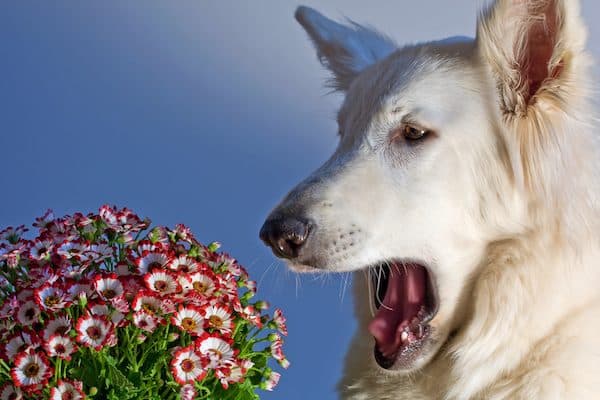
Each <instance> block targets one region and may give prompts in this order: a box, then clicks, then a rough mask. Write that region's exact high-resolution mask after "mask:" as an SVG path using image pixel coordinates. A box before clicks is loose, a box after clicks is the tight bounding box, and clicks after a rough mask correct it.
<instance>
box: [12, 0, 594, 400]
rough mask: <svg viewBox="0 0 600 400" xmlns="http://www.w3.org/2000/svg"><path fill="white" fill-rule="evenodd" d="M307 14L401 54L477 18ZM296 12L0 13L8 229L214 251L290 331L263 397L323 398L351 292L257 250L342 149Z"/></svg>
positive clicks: (212, 7) (337, 359) (393, 5)
mask: <svg viewBox="0 0 600 400" xmlns="http://www.w3.org/2000/svg"><path fill="white" fill-rule="evenodd" d="M306 3H308V4H311V3H312V5H313V6H315V7H317V8H319V9H320V10H322V11H324V12H326V13H327V14H329V15H330V16H333V17H335V18H340V17H341V16H342V15H347V16H348V17H351V18H353V19H355V20H357V21H359V22H366V23H369V24H372V25H374V26H377V27H379V28H381V29H382V30H383V31H385V32H387V33H389V34H390V35H392V36H393V37H395V38H396V39H397V40H398V42H400V43H403V42H413V41H418V40H428V39H434V38H441V37H446V36H450V35H455V34H462V35H471V36H472V35H473V33H474V27H475V18H476V12H477V8H478V4H479V3H480V2H479V1H474V0H460V1H453V2H452V7H451V8H448V9H445V8H444V9H443V10H441V9H440V7H448V3H447V2H445V1H441V0H436V1H434V0H424V1H420V2H418V3H415V2H408V1H405V2H402V1H398V0H386V1H380V2H377V7H373V6H372V3H371V2H366V1H364V2H361V1H358V0H353V1H344V0H335V1H327V2H321V3H323V4H321V5H319V4H318V3H317V1H316V0H315V1H307V2H306ZM296 5H297V4H296V3H295V2H290V1H281V0H270V1H255V2H247V1H237V2H235V1H212V2H209V1H206V0H202V1H177V2H167V1H162V2H160V1H143V2H141V1H138V2H133V1H131V2H123V1H117V0H103V1H101V2H100V1H97V2H74V1H73V2H67V1H54V2H49V1H47V2H46V1H37V2H34V1H24V0H23V1H15V2H10V3H9V2H3V3H2V5H0V60H1V61H0V130H1V135H0V149H1V153H0V154H1V159H0V160H1V161H0V162H1V169H0V198H1V199H2V200H1V201H0V226H6V225H18V224H21V223H29V222H32V221H33V218H34V217H35V216H38V215H41V214H42V213H43V212H44V211H45V209H46V208H53V209H54V210H55V211H56V213H57V214H58V215H62V214H65V213H73V212H75V211H83V212H88V211H94V210H97V208H98V207H99V206H100V205H101V204H103V203H111V204H117V205H119V206H127V207H129V208H132V209H133V210H134V211H136V212H138V213H139V214H140V215H141V216H148V217H150V218H152V219H153V221H154V223H157V224H164V225H170V226H173V225H174V224H176V223H179V222H182V223H185V224H187V225H189V226H190V227H191V228H192V229H193V231H194V232H196V234H197V235H198V236H199V238H200V239H201V240H202V241H205V242H209V241H212V240H219V241H221V242H222V243H223V248H224V249H225V250H226V251H228V252H230V253H231V254H233V255H234V256H235V257H237V258H238V259H239V260H240V261H241V262H242V263H243V264H244V265H246V266H247V267H248V268H249V270H250V273H251V275H252V276H253V277H254V279H256V280H258V281H259V295H260V296H259V297H261V298H264V299H268V300H269V301H270V302H271V303H272V304H273V305H275V306H278V307H281V308H283V309H284V310H285V312H286V315H287V317H288V322H289V331H290V335H289V338H288V340H287V342H286V346H285V349H286V352H287V354H288V356H289V358H290V360H291V362H292V366H291V368H290V369H289V370H288V371H287V372H285V373H284V374H283V378H282V380H281V384H280V386H279V388H278V390H276V391H275V392H274V393H273V394H270V395H265V398H272V399H286V400H293V399H307V398H308V399H332V398H334V397H335V395H334V385H335V382H336V381H337V379H338V378H339V374H340V371H341V364H342V359H343V355H344V353H345V351H346V346H347V344H348V342H349V339H350V336H351V332H352V330H353V328H354V322H353V320H352V315H351V303H352V302H351V297H350V294H349V291H348V290H345V289H346V285H345V282H346V281H347V278H348V276H345V275H340V276H333V275H332V276H325V277H323V276H321V277H307V276H304V277H297V276H296V275H294V274H292V273H290V272H288V271H287V270H286V269H285V267H284V265H283V264H282V263H281V262H279V261H277V260H275V259H274V258H273V256H272V255H271V254H270V252H269V251H268V250H267V249H266V248H265V247H263V246H262V244H261V243H260V241H259V240H258V236H257V233H258V230H259V228H260V225H261V224H262V221H263V219H264V217H265V216H266V215H267V213H268V212H269V210H270V209H271V208H272V207H273V206H274V205H275V204H276V202H277V201H278V200H279V199H280V198H281V196H283V195H284V194H285V192H286V191H287V190H288V189H290V188H291V187H292V186H293V185H294V184H295V183H296V182H298V181H299V180H300V179H301V178H303V177H304V176H306V175H307V174H308V173H309V172H310V171H311V170H313V169H315V168H316V167H317V166H318V165H319V164H320V163H321V162H322V161H324V160H325V159H326V158H327V157H328V155H329V153H330V152H331V151H332V150H333V149H334V147H335V140H336V138H335V131H336V126H335V123H334V118H333V116H334V113H335V108H336V105H337V104H338V103H339V100H340V98H339V96H336V95H329V96H325V94H326V93H327V90H326V89H323V88H322V87H321V84H322V80H323V78H325V77H326V76H327V75H326V73H325V72H324V71H323V70H322V69H321V67H320V66H319V65H318V63H317V61H316V58H315V55H314V52H313V49H312V48H311V46H310V44H309V42H308V40H307V38H306V36H305V34H304V32H303V31H302V30H301V29H300V27H299V26H298V25H297V24H296V23H295V21H294V20H293V18H292V15H293V11H294V9H295V7H296ZM593 7H596V9H595V10H593ZM599 9H600V7H598V5H597V4H595V3H593V2H592V1H591V0H587V1H585V2H584V12H585V13H586V14H587V15H597V13H598V12H599ZM441 11H443V12H441ZM594 13H595V14H594ZM593 29H595V30H593V31H592V34H591V39H592V40H591V42H592V44H591V47H592V49H593V50H594V52H595V53H596V54H598V52H599V51H598V49H599V47H598V42H599V41H600V32H598V30H597V28H596V27H593Z"/></svg>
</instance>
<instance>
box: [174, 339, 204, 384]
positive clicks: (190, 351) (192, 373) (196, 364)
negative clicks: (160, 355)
mask: <svg viewBox="0 0 600 400" xmlns="http://www.w3.org/2000/svg"><path fill="white" fill-rule="evenodd" d="M171 373H172V374H173V378H175V380H176V381H177V383H179V384H180V385H183V384H186V383H188V382H193V381H195V380H199V379H202V378H204V376H205V375H206V373H207V370H206V369H205V368H204V366H203V365H202V357H201V356H200V354H198V352H197V351H196V350H194V348H193V347H192V346H188V347H184V348H182V349H179V350H177V351H176V352H175V354H173V359H172V360H171Z"/></svg>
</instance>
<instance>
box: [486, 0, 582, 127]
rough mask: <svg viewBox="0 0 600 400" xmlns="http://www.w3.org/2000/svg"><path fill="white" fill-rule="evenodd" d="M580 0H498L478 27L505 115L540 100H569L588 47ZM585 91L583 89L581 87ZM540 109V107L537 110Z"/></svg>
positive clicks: (521, 112) (525, 111)
mask: <svg viewBox="0 0 600 400" xmlns="http://www.w3.org/2000/svg"><path fill="white" fill-rule="evenodd" d="M578 3H579V2H578V0H496V1H495V2H494V3H493V4H492V5H491V6H490V7H489V9H488V10H487V11H486V12H484V13H483V15H482V17H481V18H480V20H479V24H478V29H477V42H478V48H479V51H480V53H481V55H482V57H483V58H484V61H485V62H487V63H488V64H489V65H490V67H491V70H492V73H493V74H494V77H495V78H496V83H497V88H498V90H499V96H500V105H501V107H502V111H503V113H504V114H505V116H506V117H511V116H515V117H517V118H520V117H524V116H526V115H527V114H528V111H530V110H531V107H536V103H537V102H538V100H542V101H543V100H550V101H553V102H557V101H558V102H560V101H566V100H567V99H568V96H570V95H572V94H575V93H569V91H570V89H577V88H573V87H571V86H573V85H574V83H575V81H577V80H578V78H577V74H578V72H579V71H578V69H579V67H580V65H578V64H581V63H580V61H582V60H581V58H582V55H583V52H584V46H585V39H586V31H585V28H584V24H583V21H581V18H580V16H579V4H578ZM579 91H580V92H581V89H580V90H579ZM538 111H539V110H538Z"/></svg>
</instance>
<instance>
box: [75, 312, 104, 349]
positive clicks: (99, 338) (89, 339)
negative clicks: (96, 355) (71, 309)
mask: <svg viewBox="0 0 600 400" xmlns="http://www.w3.org/2000/svg"><path fill="white" fill-rule="evenodd" d="M75 330H76V331H77V341H78V342H79V343H81V344H82V345H84V346H85V347H91V348H93V349H94V350H100V349H101V348H102V347H104V345H105V344H106V341H107V340H108V338H109V336H110V334H111V333H112V324H111V323H110V322H108V321H107V320H106V317H104V316H96V315H91V314H87V315H84V316H83V317H80V318H79V319H78V320H77V324H76V326H75Z"/></svg>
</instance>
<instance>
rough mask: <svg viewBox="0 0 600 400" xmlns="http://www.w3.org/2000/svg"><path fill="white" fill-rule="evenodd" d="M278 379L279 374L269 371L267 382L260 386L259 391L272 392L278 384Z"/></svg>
mask: <svg viewBox="0 0 600 400" xmlns="http://www.w3.org/2000/svg"><path fill="white" fill-rule="evenodd" d="M279 378H281V374H280V373H278V372H275V371H271V373H270V374H269V376H268V377H267V380H266V381H264V382H263V383H262V384H261V386H260V387H261V389H263V390H268V391H272V390H273V389H274V388H275V386H277V384H278V383H279Z"/></svg>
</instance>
